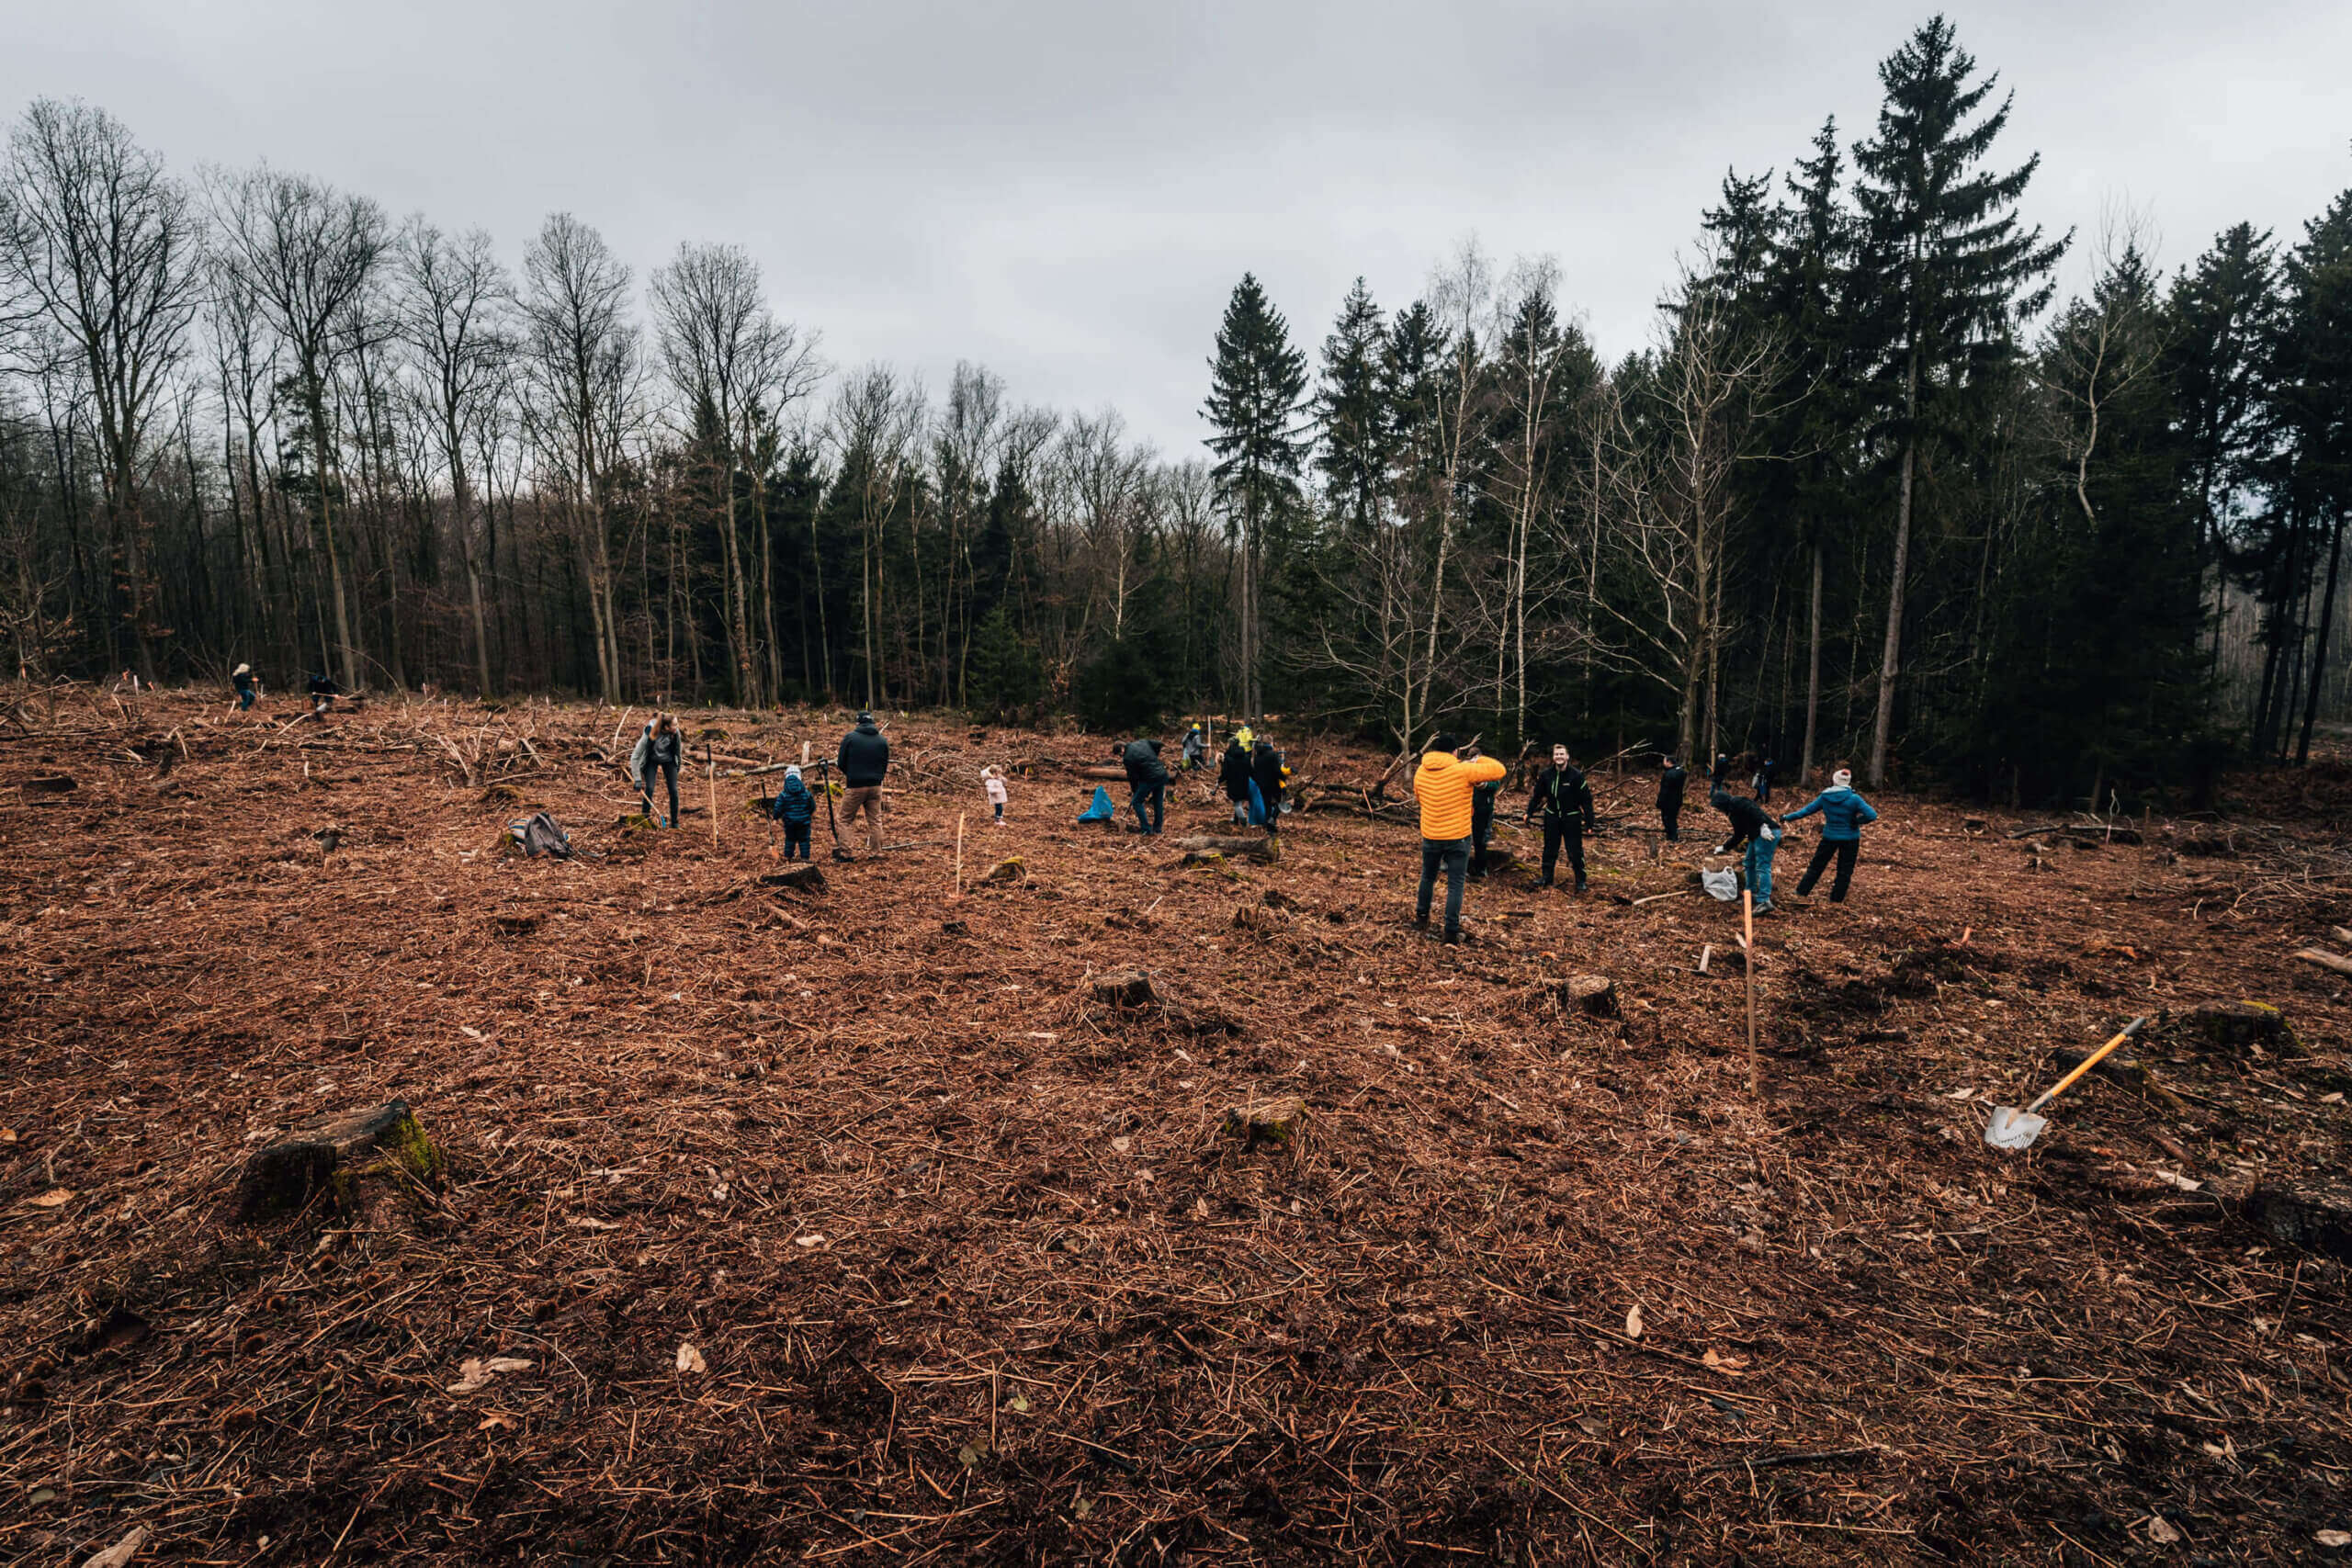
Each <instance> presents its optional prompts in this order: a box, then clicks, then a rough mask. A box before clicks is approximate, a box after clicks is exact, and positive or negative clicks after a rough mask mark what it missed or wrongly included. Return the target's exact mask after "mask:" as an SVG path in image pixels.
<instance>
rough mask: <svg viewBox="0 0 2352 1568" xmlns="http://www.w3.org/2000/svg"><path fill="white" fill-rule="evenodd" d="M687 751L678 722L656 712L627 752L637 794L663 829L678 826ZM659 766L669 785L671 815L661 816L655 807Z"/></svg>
mask: <svg viewBox="0 0 2352 1568" xmlns="http://www.w3.org/2000/svg"><path fill="white" fill-rule="evenodd" d="M684 754H685V737H684V736H683V735H681V734H679V733H678V721H677V720H676V719H675V718H674V717H673V716H670V715H669V714H666V713H664V714H656V715H655V716H653V717H651V718H650V719H647V720H646V721H645V728H643V729H642V730H640V731H639V733H638V737H637V745H636V746H635V747H634V748H633V749H632V750H630V751H629V754H628V773H629V777H631V778H632V779H635V780H636V781H637V793H638V794H639V795H642V796H643V797H644V800H645V814H646V815H647V816H648V817H654V818H655V820H657V821H659V822H660V823H661V824H662V826H663V827H664V828H674V827H676V826H677V825H678V763H679V761H680V759H681V758H682V757H684ZM656 769H659V770H660V771H661V773H662V778H663V780H664V781H665V782H667V783H668V784H669V786H670V815H669V816H668V817H667V818H661V817H657V816H656V815H655V812H654V809H653V774H654V771H655V770H656Z"/></svg>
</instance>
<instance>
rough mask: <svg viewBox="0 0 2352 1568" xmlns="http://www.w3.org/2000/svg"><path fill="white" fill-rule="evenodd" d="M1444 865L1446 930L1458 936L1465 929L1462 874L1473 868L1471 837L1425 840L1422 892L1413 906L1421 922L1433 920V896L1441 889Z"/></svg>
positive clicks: (1426, 922) (1418, 920) (1422, 862)
mask: <svg viewBox="0 0 2352 1568" xmlns="http://www.w3.org/2000/svg"><path fill="white" fill-rule="evenodd" d="M1440 866H1443V867H1444V868H1445V934H1446V935H1448V936H1458V935H1460V934H1461V931H1462V878H1463V876H1464V874H1465V873H1467V872H1468V871H1469V869H1470V840H1467V839H1423V840H1421V895H1420V898H1419V901H1418V902H1416V903H1415V904H1414V906H1413V919H1414V920H1415V922H1416V923H1418V924H1422V925H1426V924H1428V923H1429V918H1430V896H1431V895H1432V894H1434V893H1435V892H1436V891H1437V871H1438V867H1440Z"/></svg>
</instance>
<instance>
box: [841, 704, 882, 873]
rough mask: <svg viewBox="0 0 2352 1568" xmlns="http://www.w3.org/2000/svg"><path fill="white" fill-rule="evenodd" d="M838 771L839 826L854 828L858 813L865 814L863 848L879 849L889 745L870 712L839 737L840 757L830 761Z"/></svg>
mask: <svg viewBox="0 0 2352 1568" xmlns="http://www.w3.org/2000/svg"><path fill="white" fill-rule="evenodd" d="M834 762H835V765H836V766H838V767H839V768H840V769H841V771H842V827H844V828H854V827H856V826H857V818H858V813H860V812H864V813H865V839H866V847H867V848H868V849H871V850H879V849H880V848H881V847H882V780H883V779H884V777H885V776H887V775H888V773H889V771H890V743H889V742H888V740H885V739H883V738H882V727H881V726H880V725H878V724H876V723H875V722H874V716H873V715H872V714H870V713H861V714H859V715H858V716H857V728H854V729H853V730H851V731H850V732H849V733H848V734H847V735H845V736H843V737H842V750H841V755H840V756H838V757H837V758H835V759H834Z"/></svg>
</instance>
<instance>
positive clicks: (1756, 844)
mask: <svg viewBox="0 0 2352 1568" xmlns="http://www.w3.org/2000/svg"><path fill="white" fill-rule="evenodd" d="M1780 847H1781V840H1778V839H1767V838H1763V837H1761V836H1758V837H1757V838H1753V839H1750V840H1747V890H1748V891H1749V892H1750V893H1753V894H1755V895H1756V907H1757V908H1758V909H1769V908H1771V907H1772V852H1773V851H1775V850H1777V849H1779V848H1780Z"/></svg>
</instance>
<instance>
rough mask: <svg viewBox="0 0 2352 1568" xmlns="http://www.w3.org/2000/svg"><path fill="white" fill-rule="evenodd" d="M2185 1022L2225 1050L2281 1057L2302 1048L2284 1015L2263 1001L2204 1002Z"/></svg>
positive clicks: (2199, 1034) (2196, 1034) (2191, 1031)
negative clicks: (2263, 1053) (2269, 1053)
mask: <svg viewBox="0 0 2352 1568" xmlns="http://www.w3.org/2000/svg"><path fill="white" fill-rule="evenodd" d="M2186 1022H2187V1023H2188V1031H2189V1032H2190V1033H2191V1034H2193V1035H2195V1036H2196V1037H2197V1038H2198V1039H2199V1040H2200V1041H2203V1042H2204V1043H2206V1044H2208V1045H2216V1046H2219V1047H2221V1048H2222V1050H2225V1051H2253V1052H2256V1053H2259V1052H2261V1051H2264V1050H2268V1051H2270V1052H2272V1053H2274V1054H2276V1055H2282V1056H2283V1055H2292V1054H2296V1053H2300V1052H2301V1049H2302V1042H2301V1041H2300V1040H2298V1039H2296V1038H2295V1032H2294V1031H2293V1030H2292V1029H2290V1028H2289V1027H2288V1025H2287V1015H2286V1014H2285V1013H2283V1012H2280V1011H2279V1010H2278V1009H2277V1008H2275V1007H2271V1006H2269V1005H2267V1003H2263V1002H2250V1001H2234V1002H2207V1003H2206V1004H2205V1005H2204V1006H2202V1007H2199V1008H2198V1009H2196V1010H2193V1011H2192V1012H2190V1013H2189V1015H2188V1019H2187V1020H2186Z"/></svg>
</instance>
